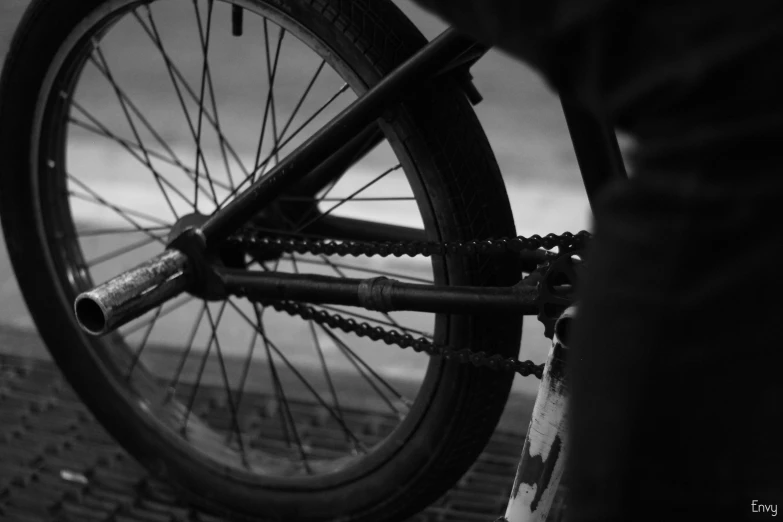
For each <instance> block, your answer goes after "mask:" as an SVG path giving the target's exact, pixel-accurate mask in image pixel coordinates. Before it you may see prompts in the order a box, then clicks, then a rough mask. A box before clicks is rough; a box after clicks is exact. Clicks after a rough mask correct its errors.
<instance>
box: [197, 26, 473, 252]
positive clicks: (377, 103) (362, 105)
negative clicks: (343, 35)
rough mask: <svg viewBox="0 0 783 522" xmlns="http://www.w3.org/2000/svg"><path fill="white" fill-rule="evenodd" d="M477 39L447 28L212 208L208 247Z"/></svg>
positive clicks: (206, 229) (205, 230) (206, 228)
mask: <svg viewBox="0 0 783 522" xmlns="http://www.w3.org/2000/svg"><path fill="white" fill-rule="evenodd" d="M474 44H475V40H473V39H471V38H470V37H468V36H464V35H462V34H460V33H458V32H456V31H455V30H454V29H447V30H446V31H444V32H443V33H442V34H441V35H440V36H438V37H437V38H436V39H435V40H433V41H432V42H430V43H429V44H427V45H426V46H425V47H424V48H423V49H421V50H420V51H419V52H418V53H416V54H415V55H414V56H413V57H412V58H411V59H409V60H407V61H406V62H405V63H403V64H402V65H400V66H399V67H398V68H397V69H395V70H394V71H393V72H392V73H391V74H389V75H388V76H386V77H384V78H383V79H382V80H381V81H380V82H378V84H377V85H376V86H375V87H373V88H372V89H370V90H369V91H368V92H367V93H366V94H365V95H363V96H361V97H360V98H358V99H357V100H356V101H354V102H353V103H352V104H351V105H350V106H349V107H348V108H346V109H345V110H344V111H343V112H341V113H340V114H339V115H338V116H337V117H335V118H334V119H333V120H332V121H331V122H329V123H328V124H327V125H326V126H325V127H323V128H321V129H320V130H319V131H318V132H316V133H315V134H314V135H313V136H311V137H310V138H309V139H308V140H307V141H305V142H304V143H303V144H302V145H300V146H299V147H298V148H297V149H296V150H295V151H294V152H292V153H291V154H290V155H288V156H287V157H286V158H285V159H283V160H282V161H281V162H280V163H279V164H277V165H276V166H275V167H274V168H273V169H272V170H271V171H269V172H268V173H267V174H266V175H264V176H263V177H262V178H261V179H259V180H257V181H256V182H255V183H253V184H252V185H251V186H250V187H248V189H247V190H245V191H243V192H242V193H241V194H239V195H238V196H237V197H236V198H235V199H234V200H232V201H231V202H230V203H228V204H227V205H226V206H225V207H223V209H221V210H219V211H218V212H216V213H215V214H213V215H212V216H211V217H210V218H209V219H208V220H207V221H206V223H204V225H203V227H202V228H201V231H202V232H203V234H204V237H205V238H206V242H207V247H208V248H209V247H210V246H212V245H214V244H215V243H219V242H220V241H221V240H223V239H225V238H226V237H227V236H228V235H229V234H231V233H232V232H234V231H235V230H237V229H238V228H239V227H240V226H242V225H243V224H244V223H245V222H247V221H249V219H250V218H251V217H253V215H255V214H256V213H258V211H259V210H260V209H262V208H263V207H264V205H267V204H269V203H270V202H272V201H273V200H274V199H275V198H276V197H277V196H279V195H280V194H281V193H283V192H285V191H286V190H289V189H291V187H293V186H294V185H295V184H296V183H297V182H298V181H300V180H301V179H303V178H304V177H305V176H307V174H308V173H309V172H311V171H312V170H313V169H315V168H316V167H318V165H320V164H321V163H323V162H324V161H325V160H327V159H328V158H329V156H330V155H332V154H333V153H334V152H335V151H337V150H339V149H340V148H341V147H342V146H343V145H344V144H345V142H346V141H348V140H350V139H352V138H353V137H355V136H356V135H357V134H359V133H360V132H361V131H362V130H363V129H364V128H365V127H367V126H368V125H370V124H371V123H372V122H373V121H374V120H376V119H377V118H379V117H380V116H381V115H382V114H383V111H384V110H385V109H386V107H388V105H389V103H390V102H392V101H397V100H399V99H400V97H401V96H402V95H403V94H404V93H405V92H407V91H408V89H409V88H410V87H412V86H413V85H414V84H416V83H420V82H422V81H425V80H427V79H429V78H430V77H432V76H433V74H434V72H436V71H438V70H439V69H440V68H442V67H441V66H442V65H443V64H446V63H449V61H451V60H453V59H454V58H457V57H459V56H460V55H461V54H462V53H464V52H465V51H467V50H468V49H470V48H471V47H472V46H473V45H474Z"/></svg>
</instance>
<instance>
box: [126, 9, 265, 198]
mask: <svg viewBox="0 0 783 522" xmlns="http://www.w3.org/2000/svg"><path fill="white" fill-rule="evenodd" d="M145 9H146V11H147V19H148V20H149V23H150V25H149V27H148V26H147V24H146V23H145V22H144V20H143V19H142V18H141V16H139V14H138V13H137V12H136V11H134V12H133V15H134V17H135V18H136V21H137V22H138V23H139V25H141V27H142V29H144V32H145V33H147V36H149V38H150V40H152V43H153V45H155V47H156V48H157V49H158V51H160V54H161V57H162V58H163V61H164V63H165V65H166V69H167V71H168V73H169V78H170V79H171V82H172V84H173V86H174V90H175V92H176V94H177V98H178V99H179V103H180V106H181V107H182V111H183V113H184V115H185V119H186V120H187V123H188V128H189V129H190V133H191V135H192V137H193V140H194V141H195V140H196V129H195V127H194V126H193V120H192V119H191V118H190V113H189V111H188V108H187V105H186V104H185V99H184V96H183V95H182V90H181V89H180V84H181V85H182V87H183V88H184V89H185V91H186V92H187V94H188V96H189V97H190V98H191V99H192V100H193V101H194V102H195V103H198V96H196V93H195V91H194V90H193V88H192V87H191V86H190V84H189V83H188V82H187V80H186V79H185V77H184V76H183V74H182V73H181V72H180V70H179V68H178V67H177V66H176V65H175V64H174V62H173V61H172V60H171V57H170V56H169V55H168V52H167V51H166V49H165V48H164V47H163V41H162V40H161V38H160V34H159V32H158V28H157V25H156V24H155V19H154V17H153V15H152V10H151V9H150V8H149V6H148V5H146V6H145ZM199 107H200V109H201V110H203V109H204V107H203V105H200V106H199ZM203 113H204V117H205V118H206V119H207V121H208V122H209V123H210V124H211V125H212V127H213V128H214V130H215V132H216V133H217V135H218V137H219V138H220V139H221V140H222V142H223V143H224V144H225V146H226V149H227V150H228V152H229V153H230V154H231V157H232V158H233V159H234V161H235V162H236V164H237V165H239V167H240V169H241V170H242V172H243V173H244V175H245V176H246V177H247V176H249V175H250V172H248V170H247V168H246V167H245V165H244V163H243V162H242V160H241V159H240V158H239V155H238V154H237V152H236V150H234V148H233V147H232V146H231V143H230V142H229V141H228V140H227V139H226V137H225V135H223V133H222V132H221V131H220V128H219V126H218V125H217V122H216V121H215V119H214V118H213V117H212V116H211V115H210V114H209V112H208V111H206V110H203ZM201 160H202V161H203V162H204V169H205V171H206V172H207V173H208V169H209V167H208V166H207V163H206V159H204V158H203V157H202V158H201ZM205 177H206V175H205ZM213 183H215V184H217V181H215V180H213ZM213 201H214V203H215V205H216V206H217V205H218V200H217V197H214V199H213Z"/></svg>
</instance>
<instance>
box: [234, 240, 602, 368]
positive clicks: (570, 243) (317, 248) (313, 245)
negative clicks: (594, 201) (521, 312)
mask: <svg viewBox="0 0 783 522" xmlns="http://www.w3.org/2000/svg"><path fill="white" fill-rule="evenodd" d="M590 238H591V235H590V233H589V232H586V231H581V232H578V233H577V234H572V233H570V232H565V233H563V234H560V235H557V234H547V235H546V236H544V237H542V236H539V235H534V236H531V237H529V238H525V237H523V236H518V237H515V238H498V239H486V240H480V241H476V240H472V241H450V242H444V243H436V242H397V243H390V242H382V243H378V242H367V241H344V242H335V241H323V240H317V239H301V238H281V237H268V236H267V235H266V233H265V232H260V231H254V230H252V229H245V230H243V231H241V232H240V233H238V234H237V235H234V236H232V237H230V238H229V239H228V242H229V243H230V244H234V245H239V246H244V247H247V246H248V245H250V246H251V247H253V248H263V249H270V250H274V251H280V252H284V253H289V254H294V253H295V254H313V255H339V256H347V255H350V256H354V257H358V256H367V257H373V256H381V257H387V256H389V255H393V256H395V257H402V256H408V257H415V256H418V255H423V256H425V257H428V256H431V255H473V254H501V253H516V254H519V253H521V252H523V251H530V250H538V249H540V248H544V249H545V250H552V249H553V248H557V249H558V256H557V257H559V256H560V255H565V254H566V253H572V252H574V251H575V250H581V249H583V248H584V247H585V246H586V244H587V241H588V240H589V239H590ZM549 266H550V263H549V262H545V263H543V264H541V265H539V267H538V268H537V271H538V279H540V277H541V275H542V274H543V273H544V272H545V271H546V270H547V269H548V267H549ZM529 277H530V276H529ZM531 279H536V278H535V277H533V278H531ZM523 283H524V281H522V282H521V283H520V284H523ZM259 303H260V304H262V305H263V306H271V307H272V308H274V309H275V310H277V311H278V312H286V313H288V314H289V315H291V316H299V317H301V318H303V319H305V320H311V321H314V322H315V323H318V324H319V325H321V326H328V327H330V328H332V329H339V330H342V331H344V332H346V333H353V334H355V335H357V336H358V337H369V338H370V339H371V340H373V341H383V342H384V343H386V344H387V345H396V346H399V347H400V348H403V349H404V348H413V350H414V351H416V352H424V353H427V354H428V355H431V356H441V357H444V358H445V359H446V360H452V359H454V360H457V361H459V362H461V363H470V364H473V365H474V366H476V367H485V368H490V369H493V370H499V371H507V372H510V371H513V372H516V373H518V374H520V375H522V376H524V377H527V376H529V375H535V376H536V377H538V378H539V379H541V378H542V376H543V371H544V365H543V364H535V363H534V362H533V361H529V360H528V361H520V360H519V359H516V358H513V357H503V356H502V355H500V354H490V353H487V352H484V351H479V352H476V351H473V350H471V349H469V348H462V349H459V350H458V349H454V348H451V347H449V346H447V345H443V344H439V343H435V342H433V341H430V340H429V339H427V338H426V337H419V338H418V339H414V337H413V336H411V335H410V334H400V333H399V332H397V331H396V330H386V329H384V328H382V327H380V326H371V325H370V324H368V323H366V322H363V323H357V322H356V321H355V320H354V319H350V318H348V319H346V318H345V317H343V316H341V315H339V314H333V313H329V312H327V311H325V310H317V309H315V308H314V307H312V306H309V305H306V304H303V303H298V302H293V301H277V300H261V301H259Z"/></svg>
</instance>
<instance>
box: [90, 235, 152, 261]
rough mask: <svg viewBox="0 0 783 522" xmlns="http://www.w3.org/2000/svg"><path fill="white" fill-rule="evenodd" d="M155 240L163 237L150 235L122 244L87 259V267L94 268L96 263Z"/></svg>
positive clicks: (116, 256)
mask: <svg viewBox="0 0 783 522" xmlns="http://www.w3.org/2000/svg"><path fill="white" fill-rule="evenodd" d="M156 240H157V241H163V238H158V237H152V238H147V239H142V240H141V241H137V242H135V243H131V244H130V245H127V246H124V247H122V248H118V249H116V250H113V251H111V252H108V253H106V254H103V255H101V256H98V257H95V258H93V259H90V260H89V261H87V262H86V263H87V267H88V268H94V267H96V266H97V265H100V264H101V263H105V262H106V261H110V260H112V259H115V258H118V257H120V256H121V255H124V254H127V253H129V252H133V251H134V250H138V249H139V248H141V247H144V246H147V245H149V244H150V243H153V242H155V241H156Z"/></svg>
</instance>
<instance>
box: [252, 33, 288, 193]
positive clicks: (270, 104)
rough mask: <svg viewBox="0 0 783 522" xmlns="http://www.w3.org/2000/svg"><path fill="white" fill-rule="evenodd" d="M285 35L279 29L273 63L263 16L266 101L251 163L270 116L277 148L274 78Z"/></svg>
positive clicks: (258, 148) (274, 147) (257, 150)
mask: <svg viewBox="0 0 783 522" xmlns="http://www.w3.org/2000/svg"><path fill="white" fill-rule="evenodd" d="M284 37H285V29H282V28H281V29H280V33H279V36H278V40H277V48H276V50H275V59H274V63H272V59H271V56H270V54H269V24H268V23H267V19H266V18H264V42H265V46H264V51H265V54H266V78H267V87H268V89H267V93H266V102H265V103H264V116H263V119H262V122H261V134H260V135H259V137H258V147H257V148H256V159H255V161H254V162H253V165H258V161H259V159H260V158H261V149H262V148H263V145H264V137H265V135H266V126H267V121H268V118H269V116H270V112H271V116H272V127H273V128H272V138H273V149H272V150H277V147H278V136H277V122H276V116H275V94H274V83H275V78H276V76H277V64H278V62H279V60H280V49H281V48H282V46H283V38H284ZM255 176H256V172H255V171H254V172H253V174H252V178H253V179H252V180H251V183H252V182H253V181H255Z"/></svg>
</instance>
